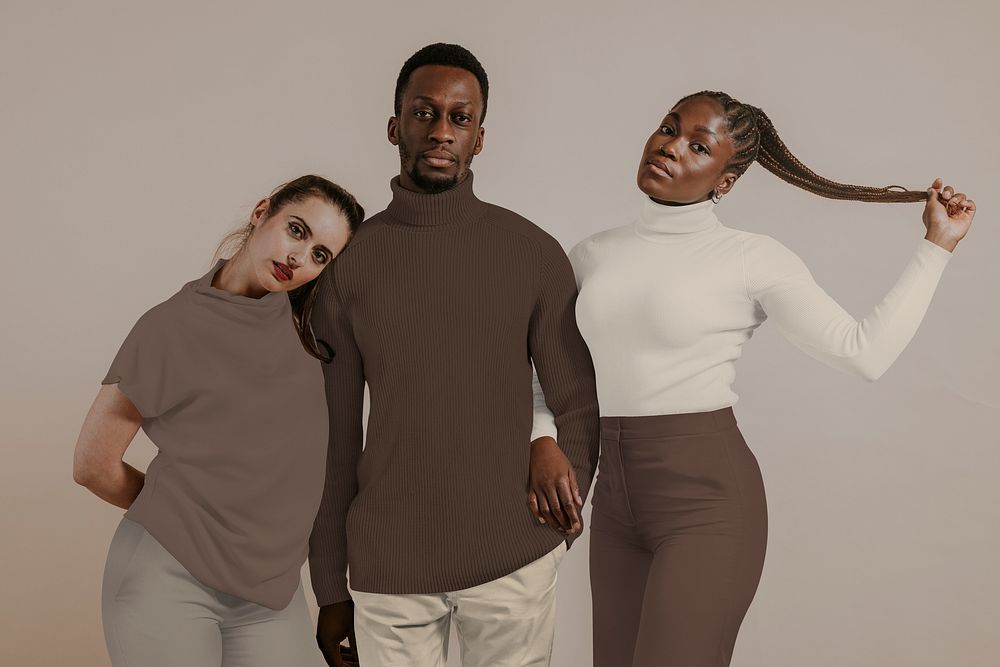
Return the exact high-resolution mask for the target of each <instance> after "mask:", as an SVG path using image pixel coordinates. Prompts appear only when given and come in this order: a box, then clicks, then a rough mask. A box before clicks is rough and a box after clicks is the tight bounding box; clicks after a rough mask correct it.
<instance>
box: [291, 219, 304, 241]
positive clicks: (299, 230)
mask: <svg viewBox="0 0 1000 667" xmlns="http://www.w3.org/2000/svg"><path fill="white" fill-rule="evenodd" d="M288 228H289V229H290V230H291V231H292V235H293V236H295V238H299V237H301V236H302V228H301V227H300V226H298V225H297V224H295V223H294V222H290V223H288Z"/></svg>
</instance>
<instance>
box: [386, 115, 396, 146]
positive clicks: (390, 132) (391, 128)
mask: <svg viewBox="0 0 1000 667" xmlns="http://www.w3.org/2000/svg"><path fill="white" fill-rule="evenodd" d="M385 133H386V136H388V137H389V143H390V144H392V145H393V146H398V145H399V119H398V118H396V117H395V116H389V125H388V127H386V129H385Z"/></svg>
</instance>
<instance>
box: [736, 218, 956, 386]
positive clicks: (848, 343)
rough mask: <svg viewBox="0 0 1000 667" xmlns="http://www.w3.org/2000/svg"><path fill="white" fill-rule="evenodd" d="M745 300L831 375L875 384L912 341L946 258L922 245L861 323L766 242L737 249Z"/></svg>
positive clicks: (791, 256) (782, 250) (797, 262)
mask: <svg viewBox="0 0 1000 667" xmlns="http://www.w3.org/2000/svg"><path fill="white" fill-rule="evenodd" d="M742 250H743V253H744V269H745V279H746V283H747V291H748V296H749V297H750V298H751V299H753V300H755V301H756V302H757V303H758V304H759V305H760V307H761V308H762V309H763V311H764V313H765V314H766V317H767V319H768V320H771V321H773V322H774V323H775V324H776V325H777V327H778V329H779V330H780V331H781V333H782V335H784V336H785V337H786V338H788V340H790V341H791V342H792V343H793V344H795V345H796V346H797V347H799V348H800V349H801V350H802V351H804V352H805V353H807V354H809V355H810V356H812V357H814V358H816V359H818V360H819V361H822V362H823V363H825V364H827V365H829V366H832V367H834V368H837V369H840V370H843V371H846V372H850V373H854V374H856V375H860V376H861V377H863V378H865V379H866V380H869V381H875V380H877V379H878V378H879V377H880V376H881V375H882V374H883V373H884V372H885V371H886V370H887V369H888V368H889V366H891V365H892V363H893V362H894V361H895V360H896V358H897V357H898V356H899V355H900V353H901V352H902V351H903V349H904V348H905V347H906V345H907V344H908V343H909V342H910V340H911V339H912V338H913V335H914V334H915V333H916V330H917V327H918V326H919V325H920V322H921V320H922V319H923V317H924V313H926V312H927V307H928V305H929V304H930V301H931V297H932V296H933V295H934V291H935V289H936V288H937V284H938V282H939V280H940V278H941V275H942V273H943V271H944V268H945V266H946V265H947V263H948V260H949V259H950V258H951V253H950V252H948V251H947V250H945V249H944V248H941V247H940V246H938V245H935V244H934V243H932V242H930V241H927V240H926V239H921V240H920V243H919V245H918V246H917V249H916V252H914V254H913V256H912V257H911V259H910V261H909V263H908V264H907V265H906V268H905V269H904V270H903V273H902V274H901V275H900V277H899V279H898V280H897V281H896V284H895V285H894V286H893V287H892V289H890V290H889V292H888V293H887V294H886V295H885V298H883V299H882V301H881V302H880V303H879V304H878V305H877V306H875V308H874V309H873V310H872V312H871V313H869V314H868V316H867V317H865V318H864V319H863V320H861V321H860V322H859V321H857V320H855V319H854V317H852V316H851V315H850V314H848V313H847V312H846V311H845V310H844V309H843V308H842V307H841V306H840V305H839V304H838V303H837V302H836V301H834V300H833V299H832V298H831V297H830V296H829V295H828V294H827V293H826V292H825V291H823V289H822V288H821V287H819V285H817V284H816V282H815V281H814V280H813V277H812V275H811V274H810V272H809V269H808V268H806V266H805V264H804V263H803V262H802V260H801V259H799V257H798V256H797V255H795V253H793V252H792V251H791V250H789V249H788V248H786V247H785V246H783V245H782V244H780V243H779V242H777V241H775V240H774V239H772V238H770V237H767V236H754V237H753V238H750V239H746V240H745V241H744V243H743V249H742Z"/></svg>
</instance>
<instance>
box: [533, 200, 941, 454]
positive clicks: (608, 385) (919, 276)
mask: <svg viewBox="0 0 1000 667" xmlns="http://www.w3.org/2000/svg"><path fill="white" fill-rule="evenodd" d="M714 208H715V204H714V203H713V202H712V201H710V200H709V201H704V202H699V203H697V204H690V205H686V206H665V205H662V204H657V203H656V202H654V201H653V200H651V199H649V198H648V197H645V196H644V197H643V203H642V208H641V211H640V215H639V219H638V220H637V221H636V222H634V223H632V224H628V225H625V226H622V227H617V228H614V229H609V230H606V231H603V232H599V233H597V234H595V235H593V236H591V237H589V238H587V239H585V240H583V241H581V242H580V243H578V244H577V245H576V246H575V247H574V248H573V249H572V250H571V251H570V253H569V257H570V260H571V262H572V263H573V268H574V271H575V273H576V279H577V286H578V288H579V292H580V294H579V298H578V300H577V304H576V316H577V322H578V325H579V327H580V332H581V333H582V334H583V336H584V338H585V339H586V341H587V344H588V346H589V347H590V352H591V355H592V356H593V359H594V367H595V370H596V374H597V393H598V399H599V402H600V408H601V415H602V416H635V415H660V414H676V413H686V412H704V411H709V410H716V409H719V408H723V407H726V406H730V405H733V404H734V403H736V401H737V400H738V397H737V395H736V393H735V392H734V391H733V386H732V385H733V380H734V379H735V376H736V370H735V361H736V360H737V359H738V358H739V357H740V353H741V350H742V346H743V344H744V343H745V342H746V341H747V340H749V339H750V337H751V336H752V335H753V332H754V330H755V329H756V328H757V327H758V326H760V325H761V324H762V323H763V322H764V320H765V319H770V320H771V321H773V322H774V323H775V324H776V325H777V327H778V329H779V330H780V331H781V333H782V334H783V335H784V336H785V337H786V338H788V339H789V340H790V341H792V343H794V344H795V345H796V346H798V347H799V348H801V349H802V350H803V351H805V352H806V353H807V354H809V355H810V356H812V357H815V358H816V359H819V360H820V361H822V362H824V363H826V364H828V365H830V366H833V367H835V368H839V369H841V370H844V371H848V372H853V373H856V374H858V375H860V376H862V377H864V378H866V379H868V380H872V381H874V380H875V379H877V378H878V377H879V376H880V375H882V373H884V372H885V370H886V369H887V368H888V367H889V366H890V365H891V364H892V363H893V361H895V359H896V357H898V356H899V354H900V352H902V350H903V348H904V347H906V345H907V343H909V341H910V339H911V338H912V337H913V334H914V333H915V332H916V329H917V326H918V325H919V324H920V321H921V319H923V316H924V313H925V312H926V310H927V306H928V304H929V303H930V300H931V296H932V295H933V294H934V290H935V288H936V287H937V284H938V281H939V279H940V277H941V274H942V272H943V270H944V267H945V266H946V264H947V263H948V260H949V259H950V258H951V253H950V252H948V251H947V250H945V249H944V248H942V247H940V246H938V245H936V244H934V243H932V242H930V241H927V240H925V239H921V240H920V242H919V244H918V245H917V248H916V251H915V252H914V254H913V256H912V257H911V258H910V261H909V263H908V264H907V265H906V268H905V269H904V270H903V273H902V275H901V276H900V277H899V279H898V280H897V281H896V284H895V285H894V286H893V287H892V289H891V290H889V293H888V294H886V296H885V298H884V299H882V301H881V303H879V304H878V305H877V306H876V307H875V308H874V310H872V312H871V313H870V314H869V315H868V316H867V317H865V318H864V319H863V320H861V321H860V322H858V321H857V320H855V319H854V318H853V317H852V316H851V315H849V314H848V313H847V312H846V311H845V310H844V309H843V308H842V307H841V306H840V305H839V304H838V303H837V302H836V301H834V300H833V299H832V298H831V297H830V296H829V295H828V294H827V293H826V292H824V291H823V289H822V288H821V287H820V286H819V285H817V284H816V282H815V281H814V280H813V277H812V275H811V274H810V272H809V269H807V268H806V266H805V264H804V263H803V262H802V260H800V259H799V257H798V256H797V255H796V254H795V253H793V252H792V251H791V250H789V249H788V248H786V247H785V246H784V245H782V244H781V243H779V242H778V241H776V240H774V239H773V238H771V237H769V236H765V235H762V234H753V233H750V232H744V231H740V230H736V229H730V228H728V227H726V226H724V225H723V224H722V223H721V222H719V219H718V218H717V217H716V215H715V211H714ZM555 434H556V431H555V425H554V423H553V422H552V419H551V417H550V416H549V412H548V410H547V409H546V407H545V399H544V396H543V394H542V392H541V389H540V387H539V385H538V383H537V382H535V428H534V430H533V432H532V439H534V438H537V437H540V436H542V435H552V436H555Z"/></svg>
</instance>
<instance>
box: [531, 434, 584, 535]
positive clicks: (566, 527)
mask: <svg viewBox="0 0 1000 667" xmlns="http://www.w3.org/2000/svg"><path fill="white" fill-rule="evenodd" d="M528 506H529V507H530V508H531V511H532V513H534V515H535V516H536V517H537V518H538V521H539V522H540V523H547V524H549V525H550V526H552V527H553V528H556V529H557V530H559V531H561V532H564V533H568V534H570V535H572V534H574V533H578V532H580V529H581V528H582V526H583V523H582V522H581V521H580V514H579V510H582V509H583V499H582V498H580V487H579V485H578V484H577V481H576V471H574V470H573V465H572V464H571V463H570V462H569V459H568V458H566V455H565V454H563V453H562V450H561V449H559V445H558V444H556V441H555V440H554V439H552V438H550V437H548V436H544V437H541V438H538V439H537V440H535V441H533V442H532V443H531V467H530V472H529V479H528Z"/></svg>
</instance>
